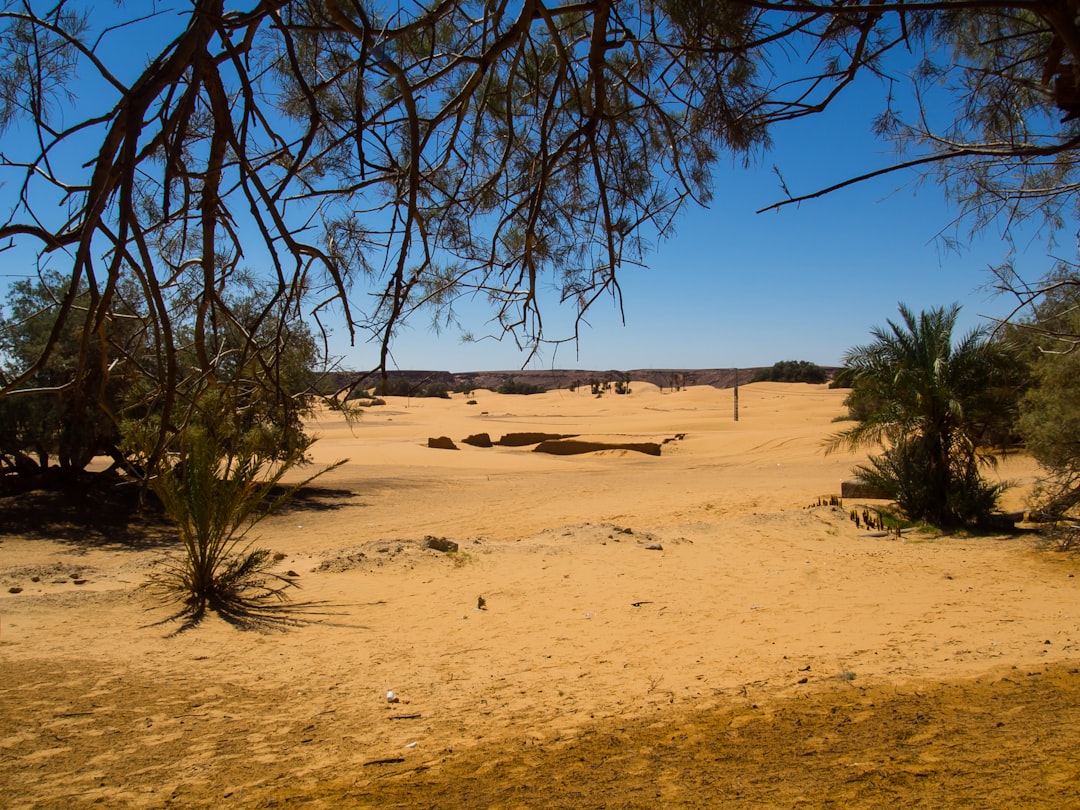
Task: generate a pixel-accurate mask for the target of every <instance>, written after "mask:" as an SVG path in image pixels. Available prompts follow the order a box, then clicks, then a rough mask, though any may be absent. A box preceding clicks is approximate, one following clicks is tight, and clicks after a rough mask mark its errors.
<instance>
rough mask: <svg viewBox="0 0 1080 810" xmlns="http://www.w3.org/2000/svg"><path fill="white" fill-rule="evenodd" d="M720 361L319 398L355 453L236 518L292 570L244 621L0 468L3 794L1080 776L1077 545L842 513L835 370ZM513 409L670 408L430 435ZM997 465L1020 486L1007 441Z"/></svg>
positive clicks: (44, 801) (857, 795) (593, 792)
mask: <svg viewBox="0 0 1080 810" xmlns="http://www.w3.org/2000/svg"><path fill="white" fill-rule="evenodd" d="M740 394H741V396H740V420H739V421H738V422H735V421H734V420H733V419H732V411H733V407H732V405H733V403H732V392H731V391H730V390H728V391H719V390H716V389H712V388H691V389H687V390H683V391H678V392H671V391H663V392H662V391H659V390H658V389H656V388H655V387H652V386H649V385H645V384H634V385H633V392H632V393H631V394H630V395H629V396H616V395H613V394H607V395H605V396H604V397H602V398H599V399H597V398H594V397H592V396H591V395H589V394H588V393H586V392H580V393H576V394H574V393H569V392H566V391H560V392H551V393H548V394H544V395H540V396H529V397H520V396H518V397H515V396H501V395H497V394H493V393H490V392H486V391H478V392H476V393H475V394H474V395H473V399H474V400H475V404H467V400H468V398H467V397H464V396H461V395H455V396H454V397H453V398H452V399H450V400H446V401H443V400H406V399H396V398H391V399H390V400H389V401H388V403H387V404H386V405H385V406H382V407H378V408H372V409H370V410H369V411H367V412H365V414H364V416H363V417H362V418H361V420H360V421H359V422H358V423H356V424H353V425H352V426H349V425H347V424H345V423H344V422H343V421H342V420H340V419H338V418H336V417H333V416H327V417H326V418H324V419H322V420H320V421H319V422H318V423H317V424H316V425H313V427H314V430H315V432H316V433H317V434H318V435H319V436H320V440H319V442H318V443H317V444H316V445H315V447H314V451H315V456H316V460H317V461H318V462H321V463H326V462H330V461H333V460H336V459H339V458H348V459H350V461H349V462H348V463H347V464H345V465H344V466H342V467H340V468H339V469H337V470H335V471H334V472H332V473H331V474H329V475H327V476H325V477H323V478H321V479H319V481H318V482H317V483H316V485H315V486H316V489H315V490H314V491H313V492H311V493H310V494H309V495H308V496H307V497H304V498H302V499H300V500H299V501H298V502H297V503H296V504H295V505H294V506H293V507H291V508H290V509H289V510H288V511H286V512H284V513H281V514H279V515H276V516H274V517H272V518H270V519H268V520H267V521H266V522H264V523H263V524H261V526H260V527H259V536H260V540H259V542H260V544H261V545H264V546H266V547H268V548H270V549H273V550H274V551H275V552H278V553H280V554H281V555H283V557H282V559H281V562H280V565H281V570H282V571H283V572H284V571H293V572H294V573H296V574H298V577H297V580H298V581H299V582H300V584H301V586H302V587H301V589H299V590H295V591H293V594H294V597H293V600H292V602H291V603H290V604H289V605H288V606H286V608H285V609H283V610H281V611H275V612H268V613H267V614H266V615H264V616H261V617H253V618H252V620H251V622H250V623H249V625H248V626H246V627H238V626H236V625H235V624H230V623H227V622H225V621H223V620H222V619H221V618H219V617H216V616H210V617H209V618H207V619H206V620H204V621H203V622H201V623H200V624H198V625H197V626H195V627H188V626H187V625H185V623H184V622H183V619H182V617H178V616H177V610H176V607H175V606H171V605H168V604H164V603H162V602H161V601H160V600H159V599H158V597H155V596H154V595H153V593H152V592H150V591H148V590H146V589H144V588H141V587H140V585H141V584H142V583H144V582H145V581H146V579H147V577H148V575H149V574H150V573H151V572H152V571H153V570H154V567H155V566H157V565H159V564H160V562H161V560H162V559H163V557H164V556H166V555H167V554H169V553H171V547H170V545H169V543H168V542H167V541H165V540H163V539H162V538H161V537H160V533H159V532H157V531H155V530H153V528H154V527H152V526H151V525H149V524H150V523H152V521H148V525H147V527H146V528H147V532H145V533H144V532H141V531H140V530H139V529H140V527H139V526H136V527H127V528H124V527H115V528H114V529H112V530H109V529H106V530H105V531H101V530H100V528H98V529H91V528H87V527H86V526H82V525H80V524H79V522H78V521H75V520H67V521H65V520H64V519H62V518H61V516H59V515H57V514H53V513H52V512H51V509H50V507H49V506H48V504H47V503H46V502H43V505H42V506H41V507H40V510H41V511H40V515H41V524H40V527H36V526H34V525H32V524H31V525H29V526H28V525H27V524H26V521H25V520H22V521H21V522H14V521H12V522H6V521H5V517H4V516H5V514H10V513H11V511H12V510H13V509H16V508H17V507H19V506H20V505H21V506H22V507H23V508H25V507H26V504H27V503H30V504H36V502H35V501H33V500H32V499H31V500H27V499H22V500H20V503H19V504H15V503H13V502H9V503H6V504H0V805H3V806H4V807H6V808H23V807H69V806H81V805H88V804H96V805H103V806H107V807H109V806H118V807H123V806H133V807H163V806H182V807H189V806H190V807H202V806H222V807H268V806H284V805H289V806H305V807H308V806H311V807H470V808H473V807H500V808H502V807H505V808H511V807H514V808H517V807H725V806H732V807H735V806H774V807H796V806H798V807H817V806H830V805H833V804H836V805H839V804H843V805H845V806H865V807H874V806H881V805H883V804H897V805H900V806H906V807H920V806H921V807H942V806H971V807H1016V806H1040V807H1068V806H1074V807H1075V806H1080V799H1078V798H1077V797H1078V796H1080V674H1078V665H1080V577H1078V576H1077V574H1078V573H1080V558H1078V557H1077V556H1076V555H1074V554H1067V553H1061V552H1059V551H1056V550H1054V549H1052V548H1050V547H1048V546H1047V545H1046V544H1045V543H1044V542H1042V541H1041V540H1040V538H1039V537H1038V536H1037V535H1033V534H1014V535H1008V536H1001V537H985V536H969V535H963V536H941V535H938V534H928V533H920V532H911V533H908V534H905V535H904V536H903V538H902V539H897V538H895V537H876V536H872V533H868V532H867V531H866V530H865V528H857V527H856V526H855V525H854V524H853V523H852V522H851V521H850V520H849V517H848V510H849V509H851V508H855V507H857V508H860V509H861V507H862V506H863V504H862V503H844V504H843V508H838V507H830V506H818V505H817V503H818V499H819V498H821V497H828V496H830V495H839V492H840V482H841V481H842V480H843V479H845V478H847V477H849V471H850V469H851V467H852V465H853V464H854V463H858V462H859V461H861V460H862V457H861V456H853V455H850V454H848V453H838V454H835V455H831V456H824V455H823V453H822V450H821V446H822V441H823V439H824V438H825V437H826V436H827V435H828V434H830V433H831V432H833V431H835V430H837V429H839V428H842V427H843V425H842V424H837V423H834V421H833V420H834V418H835V417H837V416H839V415H840V414H842V413H843V410H844V409H843V408H842V406H841V401H842V399H843V396H844V392H842V391H830V390H828V389H827V388H826V387H824V386H806V385H781V384H755V385H751V386H744V387H742V388H741V389H740ZM520 431H541V432H549V433H560V434H580V435H581V436H583V437H586V438H589V439H595V440H600V441H608V442H617V441H619V442H649V441H652V442H665V440H667V441H666V443H664V444H663V449H662V454H661V456H660V457H654V456H648V455H644V454H641V453H636V452H632V451H627V450H606V451H602V452H599V453H591V454H587V455H579V456H553V455H546V454H540V453H534V452H531V451H530V448H509V447H492V448H478V447H471V446H469V445H465V444H462V443H461V440H462V439H464V438H465V437H466V436H469V435H472V434H476V433H481V432H487V433H489V434H490V435H491V437H492V438H493V439H496V440H497V439H498V438H499V437H500V436H502V435H503V434H505V433H512V432H520ZM436 436H448V437H450V438H452V439H453V440H454V441H455V442H457V443H458V446H459V448H460V449H459V450H457V451H451V450H436V449H430V448H428V447H427V440H428V438H429V437H436ZM997 474H999V475H1001V476H1003V477H1004V478H1007V479H1010V480H1013V481H1015V482H1017V484H1018V486H1017V487H1016V488H1015V489H1014V490H1012V491H1011V492H1010V494H1009V496H1008V498H1007V503H1006V505H1007V506H1009V507H1018V506H1021V505H1022V504H1023V501H1024V497H1025V492H1026V490H1027V488H1028V487H1029V486H1030V484H1031V482H1032V480H1033V476H1034V474H1035V468H1034V466H1033V464H1032V463H1031V461H1030V460H1029V459H1026V458H1025V457H1023V456H1013V457H1011V458H1009V459H1008V460H1007V461H1006V462H1005V464H1004V465H1003V466H1002V467H1001V468H1000V469H999V471H998V473H997ZM866 505H867V506H870V507H873V506H875V505H877V504H875V503H873V502H869V503H867V504H866ZM92 506H93V505H92V504H90V508H91V511H92ZM34 508H38V507H37V506H35V507H34ZM5 523H6V525H5ZM12 526H15V528H12ZM427 537H438V538H447V539H449V540H452V541H454V542H456V543H458V544H459V551H458V552H457V553H451V554H446V553H442V552H439V551H435V550H432V549H429V548H426V547H425V538H427ZM20 588H21V591H20V592H18V593H11V592H9V591H10V590H12V589H20ZM481 597H482V599H483V609H481V608H480V604H481V601H480V600H481ZM390 692H392V693H393V700H388V693H390Z"/></svg>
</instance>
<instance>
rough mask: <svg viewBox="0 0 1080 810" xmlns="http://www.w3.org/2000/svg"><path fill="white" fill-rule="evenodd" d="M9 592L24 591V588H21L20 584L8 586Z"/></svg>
mask: <svg viewBox="0 0 1080 810" xmlns="http://www.w3.org/2000/svg"><path fill="white" fill-rule="evenodd" d="M7 592H8V593H22V588H20V587H19V586H18V585H12V586H11V587H10V588H8V591H7Z"/></svg>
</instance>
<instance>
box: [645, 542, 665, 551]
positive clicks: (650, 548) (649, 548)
mask: <svg viewBox="0 0 1080 810" xmlns="http://www.w3.org/2000/svg"><path fill="white" fill-rule="evenodd" d="M645 550H646V551H663V550H664V547H663V546H662V545H660V544H659V543H649V544H648V545H647V546H645Z"/></svg>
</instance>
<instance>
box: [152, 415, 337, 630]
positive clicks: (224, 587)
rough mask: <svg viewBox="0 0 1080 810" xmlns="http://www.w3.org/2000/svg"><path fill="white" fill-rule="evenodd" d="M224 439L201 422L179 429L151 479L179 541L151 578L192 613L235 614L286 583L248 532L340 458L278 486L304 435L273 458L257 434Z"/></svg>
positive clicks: (296, 459)
mask: <svg viewBox="0 0 1080 810" xmlns="http://www.w3.org/2000/svg"><path fill="white" fill-rule="evenodd" d="M225 439H226V437H223V436H222V435H221V434H220V433H218V434H215V432H214V431H213V430H212V429H208V428H207V427H202V426H200V427H192V428H190V429H188V430H186V431H185V432H184V433H183V434H181V436H180V444H179V448H178V452H177V454H176V455H175V457H174V458H173V459H172V460H171V461H170V462H167V463H165V464H163V465H162V466H161V468H160V469H159V470H158V471H157V472H156V474H155V475H154V476H153V477H152V478H151V482H150V483H151V487H152V488H153V491H154V494H155V495H157V497H158V499H159V500H160V501H161V504H162V506H163V507H164V509H165V512H166V514H167V515H168V516H169V518H170V520H171V521H172V522H173V523H174V524H175V526H176V530H177V533H178V535H179V539H180V542H181V544H182V547H183V553H182V555H181V556H180V557H179V559H175V560H170V561H169V562H167V563H166V564H165V567H164V568H163V570H162V571H160V572H158V573H157V574H156V575H155V576H154V577H153V578H152V580H151V583H150V584H151V585H154V586H157V587H158V588H159V589H161V590H164V591H165V592H166V593H168V594H171V595H175V596H177V597H178V598H181V599H182V600H183V601H184V602H185V604H186V605H187V608H188V609H189V610H190V612H191V613H192V614H194V615H196V616H199V615H201V614H203V613H204V612H205V611H206V610H207V608H210V609H212V610H216V611H218V612H219V613H222V614H225V615H231V616H236V615H238V614H241V613H243V612H244V611H245V610H246V609H250V608H251V607H253V606H255V605H257V604H258V603H260V602H261V601H262V600H265V599H267V598H271V597H273V598H279V599H280V598H283V597H284V591H285V589H286V588H288V587H289V586H291V585H292V584H293V583H292V582H291V580H289V579H287V578H285V577H282V576H279V575H276V574H274V573H273V572H272V571H271V570H270V569H271V567H272V566H273V564H274V560H273V557H272V555H271V553H270V552H269V551H268V550H267V549H264V548H260V547H257V546H255V544H254V541H253V540H250V539H249V537H248V535H249V532H250V531H251V529H252V528H253V527H254V526H255V525H256V524H257V523H259V521H261V520H262V519H263V518H265V517H267V516H268V515H270V514H271V513H273V512H274V511H275V510H276V509H278V508H279V507H280V506H281V505H282V504H284V503H285V502H286V501H287V500H288V499H289V498H290V497H291V496H292V495H293V494H294V493H295V492H296V491H297V490H298V489H300V488H301V487H303V486H305V485H306V484H308V483H310V482H311V481H312V480H314V479H315V478H317V477H319V476H320V475H322V474H323V473H325V472H327V471H329V470H331V469H333V468H334V467H337V466H339V465H340V464H342V463H344V462H342V461H339V462H337V463H336V464H333V465H331V466H330V467H326V468H324V469H322V470H319V471H318V472H316V473H315V474H314V475H311V476H309V477H308V478H306V479H304V480H303V481H301V482H300V483H299V484H293V485H290V486H288V487H286V488H284V489H280V487H279V485H280V483H281V480H282V478H283V477H284V476H285V474H286V473H288V472H289V471H291V470H292V469H293V468H295V467H296V466H297V465H298V464H300V463H301V461H302V460H303V458H304V454H305V453H306V451H307V449H308V447H309V446H310V444H311V440H308V441H307V442H305V443H304V444H303V445H302V446H297V447H294V448H293V449H291V450H290V452H289V453H288V454H287V455H285V456H284V457H279V458H277V459H276V460H272V459H270V458H269V457H268V455H267V453H266V451H265V445H264V443H263V441H262V438H261V437H259V436H254V435H247V436H241V437H235V436H230V437H227V440H225Z"/></svg>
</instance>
